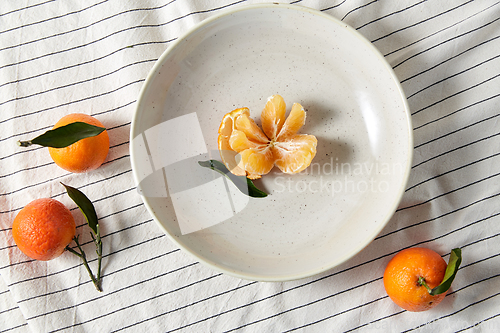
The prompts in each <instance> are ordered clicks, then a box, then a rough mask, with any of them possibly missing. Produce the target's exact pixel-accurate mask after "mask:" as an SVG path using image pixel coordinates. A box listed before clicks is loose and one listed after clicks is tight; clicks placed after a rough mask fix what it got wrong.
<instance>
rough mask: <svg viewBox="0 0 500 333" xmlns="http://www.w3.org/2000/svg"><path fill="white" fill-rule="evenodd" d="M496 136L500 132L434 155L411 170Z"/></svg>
mask: <svg viewBox="0 0 500 333" xmlns="http://www.w3.org/2000/svg"><path fill="white" fill-rule="evenodd" d="M499 115H500V114H499ZM498 135H500V132H498V133H495V134H492V135H489V136H487V137H484V138H481V139H478V140H475V141H472V142H470V143H467V144H465V145H462V146H460V147H456V148H453V149H450V150H448V151H445V152H444V153H441V154H438V155H434V156H433V157H431V158H429V159H427V160H423V161H422V162H419V163H417V164H415V165H414V166H412V167H411V168H412V169H414V168H416V167H418V166H420V165H422V164H424V163H427V162H430V161H432V160H434V159H436V158H439V157H442V156H444V155H447V154H449V153H453V152H455V151H457V150H460V149H463V148H467V147H470V146H472V145H474V144H476V143H479V142H481V141H485V140H488V139H492V138H494V137H496V136H498Z"/></svg>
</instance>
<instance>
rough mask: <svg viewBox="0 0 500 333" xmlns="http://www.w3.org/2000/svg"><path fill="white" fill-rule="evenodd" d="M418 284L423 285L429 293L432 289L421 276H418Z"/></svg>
mask: <svg viewBox="0 0 500 333" xmlns="http://www.w3.org/2000/svg"><path fill="white" fill-rule="evenodd" d="M418 284H419V285H421V286H424V287H425V289H427V291H428V292H429V294H430V293H431V292H432V289H431V288H430V287H429V286H428V285H427V283H426V282H425V278H423V277H422V276H419V277H418Z"/></svg>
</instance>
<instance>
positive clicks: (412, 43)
mask: <svg viewBox="0 0 500 333" xmlns="http://www.w3.org/2000/svg"><path fill="white" fill-rule="evenodd" d="M499 3H500V1H499V2H497V3H494V4H493V5H490V6H489V7H486V8H484V9H482V10H480V11H479V12H477V13H474V14H472V15H470V16H467V17H466V18H464V19H462V20H460V21H457V22H455V23H453V24H452V25H450V26H447V27H446V28H443V29H440V30H438V31H436V32H433V33H432V34H430V35H427V36H425V37H422V38H420V39H418V40H416V41H413V42H411V43H410V44H407V45H405V46H403V47H400V48H399V49H396V50H393V51H391V52H389V53H386V54H384V57H387V56H389V55H391V54H393V53H396V52H399V51H401V50H404V49H405V48H407V47H410V46H412V45H415V44H417V43H419V42H421V41H423V40H426V39H428V38H430V37H432V36H435V35H437V34H439V33H441V32H443V31H446V30H448V29H451V28H453V27H454V26H457V25H459V24H460V23H463V22H465V21H467V20H468V19H470V18H472V17H474V16H476V15H479V14H481V13H482V12H485V11H487V10H488V9H490V8H491V7H494V6H496V5H498V4H499ZM493 22H494V21H493ZM467 33H470V32H467ZM467 33H466V34H467ZM438 45H439V44H438Z"/></svg>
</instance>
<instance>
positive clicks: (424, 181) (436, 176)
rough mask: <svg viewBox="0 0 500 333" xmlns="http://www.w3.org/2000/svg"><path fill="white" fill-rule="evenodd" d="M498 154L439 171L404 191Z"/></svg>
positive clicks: (499, 153)
mask: <svg viewBox="0 0 500 333" xmlns="http://www.w3.org/2000/svg"><path fill="white" fill-rule="evenodd" d="M498 155H500V152H498V153H496V154H493V155H489V156H486V157H483V158H480V159H478V160H475V161H472V162H470V163H467V164H464V165H461V166H459V167H457V168H455V169H451V170H448V171H446V172H443V173H440V174H438V175H435V176H432V177H431V178H427V179H425V180H422V181H421V182H419V183H416V184H414V185H412V186H410V187H408V188H407V189H406V190H405V192H408V191H410V190H413V189H414V188H415V187H418V186H420V185H422V184H425V183H427V182H428V181H431V180H434V179H436V178H439V177H442V176H445V175H447V174H450V173H453V172H455V171H458V170H461V169H465V168H467V167H469V166H471V165H474V164H477V163H480V162H483V161H486V160H489V159H490V158H493V157H496V156H498Z"/></svg>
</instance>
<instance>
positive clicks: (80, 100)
mask: <svg viewBox="0 0 500 333" xmlns="http://www.w3.org/2000/svg"><path fill="white" fill-rule="evenodd" d="M258 2H259V1H235V0H217V1H216V0H212V1H209V0H204V1H201V0H200V1H198V0H173V1H172V0H147V1H118V0H88V1H65V0H27V1H15V0H3V1H2V2H1V4H0V133H1V134H0V143H1V150H0V160H1V169H0V178H1V180H0V217H1V225H0V274H1V277H2V279H0V331H2V332H56V331H57V332H59V331H68V332H112V331H113V332H115V331H129V332H137V331H145V332H171V331H179V332H232V331H238V332H281V331H306V332H351V331H360V332H365V331H366V332H409V331H412V332H413V331H420V332H463V331H465V332H494V331H497V330H498V327H500V310H499V309H500V297H499V294H500V293H499V290H500V255H499V254H500V237H499V235H500V218H499V214H500V196H499V194H500V177H499V176H500V136H499V134H500V126H499V121H500V118H499V116H500V112H499V111H500V109H499V105H500V77H499V76H500V57H499V51H500V1H496V0H476V1H474V0H469V1H466V0H455V1H443V0H380V1H376V0H374V1H372V0H332V1H326V0H303V1H300V0H299V1H283V2H286V3H290V2H291V3H295V4H296V5H298V6H307V7H311V8H315V9H318V10H321V11H323V12H324V13H327V14H329V15H332V16H334V17H336V18H338V19H341V20H343V21H344V22H345V23H347V24H349V25H351V26H352V27H353V28H355V29H357V31H358V32H360V33H361V34H363V35H364V36H365V37H366V38H367V39H368V40H370V41H371V42H372V43H373V44H374V45H375V47H377V48H378V49H379V50H380V51H381V53H382V54H383V55H384V56H385V58H386V59H387V61H388V62H389V63H390V65H391V66H392V67H393V68H394V70H395V72H396V74H397V76H398V78H399V79H400V81H401V83H402V86H403V89H404V91H405V93H406V95H407V97H408V103H409V106H410V109H411V112H412V122H413V127H414V129H413V130H414V145H415V151H414V160H413V167H412V171H411V175H410V179H409V182H408V185H407V190H406V192H405V194H404V196H403V198H402V201H401V203H400V206H399V208H398V210H397V212H396V213H395V214H394V216H393V218H392V219H391V220H390V222H389V223H388V224H387V226H386V227H385V229H384V230H383V231H382V232H381V234H380V235H379V236H378V237H377V238H376V239H375V240H374V241H373V242H372V243H371V244H370V245H369V246H368V247H367V248H365V249H364V250H363V251H362V252H361V253H359V254H358V255H356V256H355V257H354V258H352V259H351V260H349V261H348V262H346V263H345V264H343V265H341V266H340V267H337V268H335V269H332V270H330V271H327V272H325V273H323V274H320V275H317V276H313V277H310V278H307V279H302V280H298V281H292V282H284V283H265V282H253V281H246V280H240V279H237V278H234V277H231V276H227V275H224V274H220V273H219V272H216V271H213V270H212V269H210V268H207V267H205V266H204V265H203V264H201V263H198V262H197V261H196V260H195V259H194V258H193V257H191V256H190V255H189V254H186V253H184V252H183V251H181V250H179V249H178V248H177V247H176V244H174V243H173V242H172V241H170V240H169V239H168V238H167V237H166V236H165V235H164V234H163V233H162V231H161V230H160V228H159V227H158V226H157V225H156V224H155V222H154V221H153V220H152V218H151V216H150V215H149V214H148V212H147V211H146V209H145V207H144V205H143V204H142V201H141V197H140V195H138V193H137V191H136V187H135V184H134V181H133V177H132V171H131V164H130V155H129V131H130V124H131V119H132V115H133V113H134V110H135V105H136V101H137V97H138V94H139V90H140V88H141V86H142V84H143V83H144V80H145V77H146V75H147V73H148V72H149V70H150V69H151V67H152V66H153V64H154V62H155V61H156V59H158V57H159V56H160V55H161V53H162V52H163V51H164V50H165V49H166V48H167V47H168V46H169V44H171V43H172V41H174V40H175V39H176V38H177V37H178V36H180V35H181V34H183V33H184V32H186V31H187V29H189V28H191V27H192V26H194V25H195V24H196V23H198V22H200V21H202V20H203V19H206V18H208V17H210V16H211V15H214V14H216V13H220V12H222V11H223V10H226V9H229V8H234V7H236V6H243V5H245V4H248V3H258ZM73 112H83V113H88V114H91V115H93V116H95V117H96V118H98V119H99V120H101V121H102V123H103V124H104V125H105V126H106V127H107V128H108V132H109V135H110V141H111V142H110V145H111V149H110V153H109V156H108V158H107V160H106V162H105V164H104V165H103V166H102V167H101V168H99V169H98V170H96V171H93V172H90V173H87V174H78V175H76V174H70V173H68V172H66V171H64V170H62V169H60V168H58V167H57V166H56V165H55V164H54V163H53V162H52V160H51V159H50V157H49V155H48V153H47V151H46V149H44V148H29V149H21V148H19V147H17V145H16V144H15V142H16V141H17V140H19V139H23V140H24V139H29V138H32V137H34V136H36V135H38V134H41V133H43V132H44V131H46V130H47V129H49V128H51V126H52V125H53V124H54V123H55V122H56V121H57V120H58V119H59V118H61V117H62V116H63V115H65V114H68V113H73ZM59 182H64V183H66V184H68V185H71V186H74V187H78V188H80V189H81V190H82V191H84V192H85V193H86V194H87V196H88V197H89V198H91V199H92V201H93V202H94V204H95V206H96V210H97V211H98V215H99V218H100V224H101V225H102V232H103V235H104V236H103V237H104V238H103V242H104V259H103V275H104V277H103V289H104V292H103V293H98V292H97V291H96V290H95V289H94V287H93V285H92V283H91V282H90V281H89V277H88V275H87V273H86V271H85V269H84V267H83V266H82V264H81V263H80V261H79V259H78V258H76V257H75V256H73V255H72V254H70V253H65V254H63V255H62V256H61V257H59V258H57V259H55V260H52V261H49V262H39V261H33V260H30V259H29V258H28V257H26V256H25V255H24V254H22V253H21V252H20V251H19V250H18V249H17V247H16V246H15V244H14V242H13V240H12V233H11V224H12V220H13V218H14V216H15V215H16V213H17V212H19V210H20V209H21V208H22V207H23V206H25V205H26V204H27V203H29V202H30V201H31V200H34V199H36V198H40V197H53V198H55V199H57V200H60V201H61V202H63V203H64V204H66V205H67V206H68V207H70V208H71V209H73V210H74V211H75V216H77V214H76V208H75V205H74V204H73V203H72V202H71V200H70V199H69V198H68V196H67V195H66V194H65V192H64V189H63V188H62V186H61V185H60V184H59ZM77 224H78V225H79V227H78V229H77V230H78V232H79V231H81V230H82V228H83V227H82V224H83V220H81V219H80V220H78V219H77ZM91 246H92V244H87V245H86V248H87V251H88V252H89V253H91V251H92V247H91ZM412 246H425V247H429V248H432V249H434V250H435V251H437V252H438V253H440V254H441V255H443V257H444V258H445V260H447V259H448V254H449V252H450V250H451V249H452V248H455V247H461V248H462V252H463V257H464V258H463V263H462V267H461V268H460V270H459V272H458V274H457V278H456V279H455V281H454V283H453V286H452V290H451V291H450V292H449V293H448V295H447V296H446V297H445V299H444V301H443V302H442V303H441V304H440V305H439V306H438V307H436V308H434V309H432V310H430V311H427V312H422V313H412V312H407V311H404V310H402V309H400V308H398V307H397V306H396V305H395V304H394V303H392V301H391V300H390V299H389V298H388V296H387V295H386V293H385V290H384V287H383V283H382V274H383V270H384V267H385V265H386V264H387V262H388V261H389V260H390V258H391V257H392V256H393V255H394V254H395V253H396V252H397V251H399V250H401V249H403V248H407V247H412ZM89 256H91V255H90V254H89ZM91 258H92V261H91V265H95V258H94V257H93V256H91Z"/></svg>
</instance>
